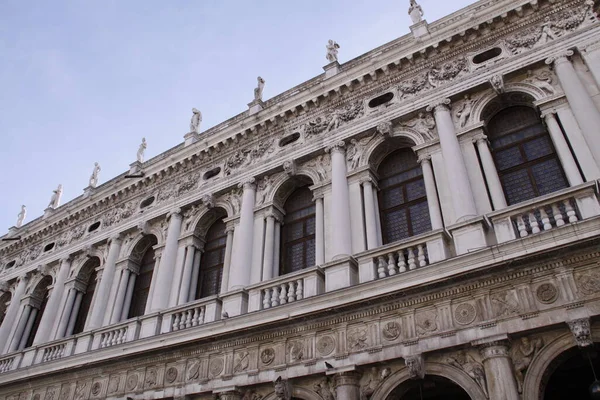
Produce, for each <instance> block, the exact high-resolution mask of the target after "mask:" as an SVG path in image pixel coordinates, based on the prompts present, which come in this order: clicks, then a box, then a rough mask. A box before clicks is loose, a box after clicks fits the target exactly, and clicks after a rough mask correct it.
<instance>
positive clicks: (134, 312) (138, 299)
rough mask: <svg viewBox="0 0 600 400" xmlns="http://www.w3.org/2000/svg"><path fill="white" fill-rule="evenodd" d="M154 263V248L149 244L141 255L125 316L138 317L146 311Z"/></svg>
mask: <svg viewBox="0 0 600 400" xmlns="http://www.w3.org/2000/svg"><path fill="white" fill-rule="evenodd" d="M154 263H155V260H154V249H153V248H152V246H150V247H148V249H147V250H146V253H144V256H143V257H142V261H141V263H140V272H139V274H138V276H137V277H135V284H134V286H133V294H132V296H131V305H130V306H129V314H128V316H127V318H133V317H139V316H141V315H144V312H145V311H146V302H147V301H148V294H149V293H150V283H151V282H152V274H153V273H154ZM130 279H133V276H131V277H130Z"/></svg>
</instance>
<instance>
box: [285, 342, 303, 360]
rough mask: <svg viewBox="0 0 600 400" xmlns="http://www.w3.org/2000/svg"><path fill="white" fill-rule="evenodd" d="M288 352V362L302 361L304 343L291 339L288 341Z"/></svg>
mask: <svg viewBox="0 0 600 400" xmlns="http://www.w3.org/2000/svg"><path fill="white" fill-rule="evenodd" d="M288 354H289V359H290V362H297V361H302V360H303V359H304V343H302V342H301V341H300V340H293V341H291V342H289V343H288Z"/></svg>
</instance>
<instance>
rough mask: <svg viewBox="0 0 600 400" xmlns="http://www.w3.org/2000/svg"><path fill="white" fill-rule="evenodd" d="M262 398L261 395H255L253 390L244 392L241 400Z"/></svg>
mask: <svg viewBox="0 0 600 400" xmlns="http://www.w3.org/2000/svg"><path fill="white" fill-rule="evenodd" d="M262 398H263V397H262V395H260V394H258V393H256V392H255V391H254V390H251V389H249V390H246V392H244V396H243V397H242V400H262Z"/></svg>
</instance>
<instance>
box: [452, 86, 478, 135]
mask: <svg viewBox="0 0 600 400" xmlns="http://www.w3.org/2000/svg"><path fill="white" fill-rule="evenodd" d="M475 103H476V100H475V99H471V97H470V96H469V95H468V94H467V95H465V98H464V100H463V101H462V102H461V103H460V104H459V105H458V106H457V107H456V112H455V113H454V116H455V118H456V120H457V121H458V127H459V128H461V129H462V128H464V127H465V126H467V123H468V122H469V118H470V117H471V113H472V112H473V106H474V105H475Z"/></svg>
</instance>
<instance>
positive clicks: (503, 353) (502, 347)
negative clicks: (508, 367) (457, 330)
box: [477, 340, 510, 361]
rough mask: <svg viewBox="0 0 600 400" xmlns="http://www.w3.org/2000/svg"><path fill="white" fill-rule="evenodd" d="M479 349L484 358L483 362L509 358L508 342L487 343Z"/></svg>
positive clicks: (480, 345)
mask: <svg viewBox="0 0 600 400" xmlns="http://www.w3.org/2000/svg"><path fill="white" fill-rule="evenodd" d="M477 347H479V353H480V354H481V357H483V360H482V361H485V360H487V359H490V358H497V357H503V358H508V357H510V354H509V353H508V340H495V341H491V342H487V343H482V344H479V345H477Z"/></svg>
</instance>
